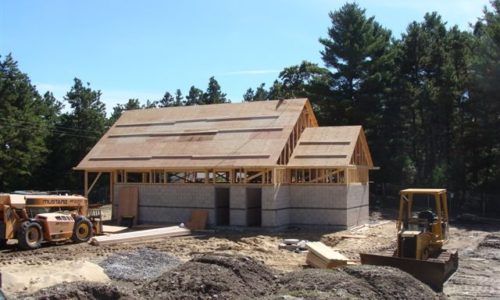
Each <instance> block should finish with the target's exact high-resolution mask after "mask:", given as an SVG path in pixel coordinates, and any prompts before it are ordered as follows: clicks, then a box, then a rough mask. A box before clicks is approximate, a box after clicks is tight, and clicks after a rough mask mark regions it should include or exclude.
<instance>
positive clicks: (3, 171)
mask: <svg viewBox="0 0 500 300" xmlns="http://www.w3.org/2000/svg"><path fill="white" fill-rule="evenodd" d="M0 58H1V57H0ZM0 99H1V100H0V162H1V163H0V191H8V190H13V189H16V188H27V186H26V184H27V182H28V181H29V179H30V176H31V175H32V174H33V172H34V171H36V168H37V167H38V166H40V165H41V164H42V163H43V161H44V159H45V154H46V153H47V151H48V150H47V147H46V138H47V137H48V136H49V134H50V126H51V124H50V123H51V122H52V120H51V119H50V118H51V114H52V111H51V110H52V108H53V106H52V103H50V101H51V100H52V99H51V98H50V97H49V95H47V97H46V98H41V97H40V95H39V94H38V92H37V91H36V88H35V86H33V85H32V84H31V81H30V79H29V77H28V75H26V74H24V73H22V72H21V71H20V70H19V68H18V66H17V62H16V61H14V59H13V58H12V56H11V55H10V54H9V55H7V56H6V57H5V59H4V60H3V61H0Z"/></svg>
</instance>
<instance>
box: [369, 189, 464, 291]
mask: <svg viewBox="0 0 500 300" xmlns="http://www.w3.org/2000/svg"><path fill="white" fill-rule="evenodd" d="M417 200H418V201H426V202H427V208H426V209H424V210H417V209H415V208H416V206H417V205H415V203H414V202H416V201H417ZM432 202H433V203H434V207H433V208H432V209H430V207H431V205H430V203H432ZM396 226H397V248H396V249H395V250H394V249H392V250H388V251H387V252H386V253H382V254H369V253H360V257H361V263H362V264H369V265H382V266H391V267H395V268H399V269H401V270H403V271H405V272H407V273H410V274H411V275H413V276H414V277H415V278H417V279H419V280H420V281H422V282H424V283H426V284H428V285H429V286H430V287H432V288H433V289H434V290H436V291H442V289H443V284H444V283H445V282H446V280H447V279H448V278H449V277H450V276H451V275H452V274H453V273H454V272H455V271H456V270H457V269H458V254H457V252H456V251H450V250H445V249H444V248H443V246H444V245H445V244H446V242H447V241H448V238H449V237H448V232H449V219H448V203H447V198H446V190H445V189H405V190H402V191H400V201H399V217H398V221H397V225H396Z"/></svg>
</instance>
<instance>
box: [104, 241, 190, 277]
mask: <svg viewBox="0 0 500 300" xmlns="http://www.w3.org/2000/svg"><path fill="white" fill-rule="evenodd" d="M180 264H181V261H180V260H179V259H178V258H177V257H175V256H172V255H169V254H167V253H165V252H160V251H156V250H152V249H148V248H140V249H136V250H134V251H127V252H118V253H114V254H112V255H111V256H109V257H107V258H106V259H105V260H103V261H102V262H101V263H99V265H100V266H101V267H102V268H103V269H104V272H105V273H106V275H108V276H109V278H112V279H117V280H124V281H145V280H149V279H153V278H156V277H158V276H160V275H161V274H162V273H164V272H166V271H168V270H170V269H172V268H174V267H177V266H178V265H180Z"/></svg>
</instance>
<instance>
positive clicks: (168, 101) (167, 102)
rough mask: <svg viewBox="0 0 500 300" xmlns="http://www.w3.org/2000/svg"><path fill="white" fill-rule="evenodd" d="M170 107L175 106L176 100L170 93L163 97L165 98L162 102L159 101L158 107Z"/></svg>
mask: <svg viewBox="0 0 500 300" xmlns="http://www.w3.org/2000/svg"><path fill="white" fill-rule="evenodd" d="M170 106H175V99H174V96H172V94H170V93H169V92H165V94H164V95H163V98H161V100H160V101H158V107H170Z"/></svg>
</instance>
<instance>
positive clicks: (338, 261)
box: [306, 242, 349, 268]
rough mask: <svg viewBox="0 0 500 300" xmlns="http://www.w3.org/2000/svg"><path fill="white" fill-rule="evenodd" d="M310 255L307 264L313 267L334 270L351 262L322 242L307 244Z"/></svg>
mask: <svg viewBox="0 0 500 300" xmlns="http://www.w3.org/2000/svg"><path fill="white" fill-rule="evenodd" d="M306 247H307V249H309V253H308V255H307V258H306V262H307V261H309V263H308V264H310V265H311V266H313V267H317V268H333V267H338V266H343V265H346V264H347V261H348V260H349V259H348V258H347V257H345V256H344V255H342V254H340V253H339V252H337V251H335V250H333V249H332V248H330V247H328V246H326V245H325V244H323V243H322V242H309V243H307V244H306Z"/></svg>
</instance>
